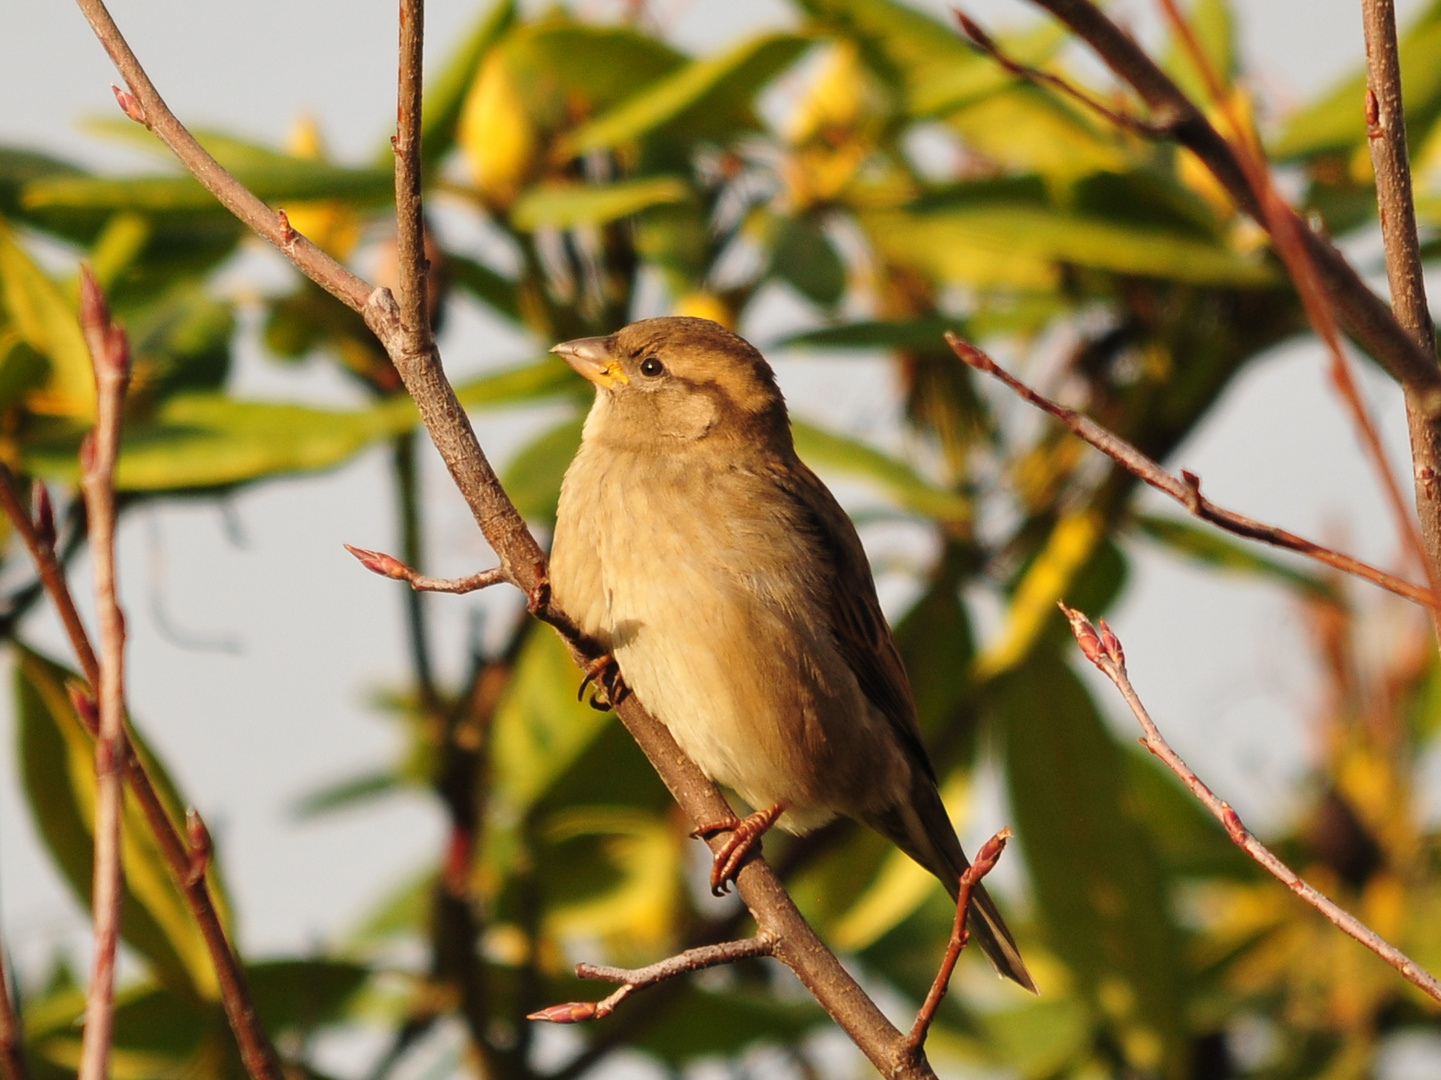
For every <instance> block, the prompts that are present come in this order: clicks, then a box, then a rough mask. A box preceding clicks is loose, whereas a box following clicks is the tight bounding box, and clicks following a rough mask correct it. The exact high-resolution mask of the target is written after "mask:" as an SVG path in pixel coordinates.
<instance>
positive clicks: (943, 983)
mask: <svg viewBox="0 0 1441 1080" xmlns="http://www.w3.org/2000/svg"><path fill="white" fill-rule="evenodd" d="M1010 838H1011V830H1010V829H1002V830H1001V831H1000V832H998V833H996V835H995V836H993V837H991V838H990V839H989V840H987V841H986V842H985V843H984V844H982V845H981V849H980V850H979V851H977V852H976V859H975V862H973V863H971V865H970V866H968V867H966V869H965V871H964V872H963V873H962V874H961V891H960V892H959V893H958V894H957V895H956V919H955V922H954V923H952V924H951V940H950V942H949V943H948V944H947V945H946V954H945V956H944V957H942V959H941V966H940V969H939V970H938V971H937V972H936V977H935V979H934V980H933V981H932V982H931V989H930V991H929V992H928V993H927V994H926V1000H925V1001H924V1002H923V1003H922V1004H921V1008H920V1011H919V1012H917V1013H916V1022H915V1023H914V1024H913V1025H912V1026H911V1032H910V1034H909V1035H907V1036H906V1048H907V1049H908V1050H909V1051H910V1052H911V1053H912V1054H920V1052H921V1050H922V1048H923V1047H924V1046H925V1045H926V1035H927V1033H929V1032H930V1030H931V1024H932V1023H933V1022H934V1021H935V1019H936V1011H937V1010H938V1009H940V1007H941V999H942V998H944V997H945V996H946V991H947V990H948V989H949V988H950V985H951V973H952V972H954V971H955V970H956V964H957V962H959V960H960V959H961V951H962V950H963V949H964V948H965V947H966V943H967V942H968V941H970V939H971V932H970V931H969V930H967V929H966V916H967V915H969V914H970V911H971V893H972V892H973V891H974V890H975V888H976V886H977V885H979V884H980V882H981V879H982V878H983V877H985V876H986V875H987V874H989V873H990V872H991V871H992V870H994V869H995V866H996V863H997V862H998V861H999V860H1000V858H1001V852H1003V851H1005V850H1006V841H1007V840H1009V839H1010Z"/></svg>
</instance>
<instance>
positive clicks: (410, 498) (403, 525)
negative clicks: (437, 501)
mask: <svg viewBox="0 0 1441 1080" xmlns="http://www.w3.org/2000/svg"><path fill="white" fill-rule="evenodd" d="M391 462H392V464H393V465H394V468H395V493H396V501H397V502H398V504H399V507H398V509H399V515H400V550H401V558H403V559H404V560H405V565H406V567H407V568H409V567H413V566H419V565H421V560H422V559H423V557H424V547H425V545H424V543H423V541H422V540H421V531H420V484H419V478H418V476H417V474H416V467H415V435H414V434H413V433H411V432H407V433H406V434H404V435H397V436H396V438H395V441H394V442H393V443H392V444H391ZM408 580H410V581H411V590H410V592H408V593H406V595H405V601H404V603H405V624H406V631H407V639H408V641H409V643H410V663H411V668H412V670H413V671H414V673H415V686H416V690H417V691H418V692H419V697H420V701H421V704H422V706H423V707H424V708H425V710H426V711H427V712H430V711H433V710H435V709H436V708H437V706H438V703H439V700H440V698H439V695H438V694H437V693H436V689H435V670H434V665H432V664H431V661H430V640H429V634H428V632H427V629H428V628H427V625H426V621H425V596H424V590H421V589H418V588H416V587H415V584H414V582H415V580H428V579H425V578H424V577H423V575H420V574H414V575H413V577H412V578H410V579H408Z"/></svg>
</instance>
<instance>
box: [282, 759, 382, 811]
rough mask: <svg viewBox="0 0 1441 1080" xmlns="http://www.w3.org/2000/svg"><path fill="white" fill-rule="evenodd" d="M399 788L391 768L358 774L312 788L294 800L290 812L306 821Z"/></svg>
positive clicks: (371, 800)
mask: <svg viewBox="0 0 1441 1080" xmlns="http://www.w3.org/2000/svg"><path fill="white" fill-rule="evenodd" d="M400 788H401V779H400V777H399V776H398V775H396V773H395V771H394V770H393V769H382V770H379V771H376V772H369V773H362V774H361V775H360V776H352V777H349V778H347V779H345V780H339V781H336V782H335V783H333V784H327V785H326V786H324V787H322V788H320V789H318V790H316V791H312V792H311V793H310V794H309V795H305V796H303V797H302V798H300V799H298V800H296V802H295V805H294V806H293V807H292V808H291V811H290V812H291V813H292V814H293V815H294V816H295V818H296V820H298V821H308V820H310V819H311V818H317V817H322V816H323V815H325V814H333V813H335V811H337V810H348V809H350V808H352V807H354V806H358V805H363V804H365V803H368V802H374V801H375V799H376V797H377V796H380V795H389V794H391V793H393V792H396V791H399V790H400Z"/></svg>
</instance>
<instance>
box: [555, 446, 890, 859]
mask: <svg viewBox="0 0 1441 1080" xmlns="http://www.w3.org/2000/svg"><path fill="white" fill-rule="evenodd" d="M634 477H635V474H634V473H626V472H620V473H616V472H611V473H610V475H608V476H604V477H602V478H601V481H600V482H599V483H598V484H597V483H592V485H591V486H590V487H589V488H588V490H590V491H599V492H603V495H601V496H600V497H599V498H598V499H596V500H594V501H592V502H591V503H590V504H589V505H588V506H587V507H586V514H585V519H584V522H583V524H581V523H578V522H577V523H573V524H576V525H577V526H578V527H577V528H576V529H575V530H574V535H570V536H565V537H562V536H560V535H559V534H558V536H557V548H558V552H557V556H558V557H557V562H556V564H554V565H553V568H552V575H553V577H555V578H556V586H557V599H559V600H560V601H561V602H562V604H565V603H567V601H568V597H567V595H566V592H567V590H569V592H570V593H571V594H572V596H571V597H570V598H569V599H570V600H571V601H572V602H574V603H576V604H577V605H579V606H581V607H582V608H584V609H585V611H586V612H587V613H588V614H589V615H590V618H591V621H592V622H594V623H598V624H599V625H592V626H587V627H586V629H588V630H591V631H592V632H595V631H600V632H601V636H602V637H603V638H608V639H609V642H610V645H611V648H612V651H613V652H614V654H615V657H616V661H617V663H618V664H619V666H620V670H621V673H622V675H623V676H624V678H625V681H626V684H627V686H629V687H630V689H631V690H632V691H633V692H634V693H635V694H636V696H637V697H638V698H639V699H640V701H641V702H642V703H643V704H644V705H645V706H646V708H647V709H649V710H650V711H651V713H652V714H653V715H654V716H655V717H656V718H657V719H658V720H660V721H661V722H662V723H664V724H665V725H666V727H667V728H669V729H670V731H671V734H672V735H673V736H674V737H675V740H676V742H677V743H678V744H679V745H680V747H681V749H682V750H683V751H685V753H686V755H687V756H688V757H690V758H691V759H692V760H693V761H694V762H695V763H696V764H697V765H699V766H700V768H701V769H702V770H703V771H704V772H705V773H706V774H707V775H708V776H710V777H711V778H712V779H714V780H716V781H717V782H719V783H721V784H723V785H725V786H727V787H729V788H731V789H732V790H734V791H735V792H736V793H737V794H739V795H740V796H741V798H743V799H745V801H746V802H747V803H749V804H750V805H751V806H752V807H755V808H763V807H768V806H772V805H774V804H775V803H778V802H784V803H785V804H786V805H787V807H788V810H787V813H786V815H785V816H784V817H783V818H782V819H781V821H780V824H781V826H782V827H784V828H788V829H790V830H792V831H798V832H804V831H807V830H809V829H811V828H814V827H816V826H817V825H820V824H822V823H824V822H825V821H827V820H829V819H830V818H831V817H833V816H834V815H835V814H836V813H837V812H844V813H850V814H855V813H857V811H859V810H861V809H863V808H864V806H865V805H867V804H870V803H873V802H884V801H888V800H887V799H886V797H885V792H887V791H891V792H893V791H895V790H896V786H895V785H897V784H903V783H904V779H905V776H906V774H907V773H908V769H909V766H908V765H907V763H906V762H905V761H904V760H903V759H902V757H901V755H900V753H899V751H898V750H897V749H896V747H895V746H894V740H893V739H892V738H891V737H890V736H889V733H888V731H887V726H886V721H885V720H884V719H883V718H882V717H880V716H878V715H877V713H876V711H875V710H874V709H873V708H872V707H871V705H870V703H869V702H868V701H867V700H866V699H865V697H864V695H863V694H862V693H861V691H860V688H859V684H858V683H857V681H856V679H855V677H854V675H853V674H852V673H851V671H850V668H849V667H848V665H847V664H846V663H845V661H844V660H843V658H842V657H841V656H840V655H839V653H838V651H837V650H836V648H835V647H834V645H833V643H832V640H831V637H830V629H829V626H828V624H827V620H826V618H825V615H824V607H823V604H822V602H821V601H820V600H819V599H816V598H815V597H816V596H817V595H818V590H817V588H816V587H815V584H814V583H813V584H812V587H810V588H809V589H804V588H800V587H799V582H800V581H801V579H803V578H804V575H805V574H806V573H807V572H808V569H809V570H810V571H813V570H814V566H813V565H811V566H809V567H808V566H806V565H803V566H801V567H799V568H797V567H795V566H794V565H793V564H791V563H788V561H787V557H786V555H784V554H782V553H785V552H790V553H791V558H792V559H793V558H796V557H800V558H804V556H805V552H804V550H803V549H799V548H797V544H796V540H795V536H796V532H795V523H794V522H793V521H788V520H785V519H784V517H783V516H780V515H777V516H774V517H773V516H771V515H767V514H764V513H756V512H754V511H753V510H751V509H749V508H750V507H753V506H755V505H756V504H757V500H756V499H754V498H747V497H745V495H746V493H745V492H744V491H741V492H736V491H734V490H730V489H728V488H727V487H726V486H725V485H726V482H727V481H732V482H735V481H734V478H730V477H721V478H719V480H718V482H717V483H715V484H712V485H710V486H709V487H708V488H707V487H702V490H707V491H708V492H709V495H708V497H709V498H711V499H712V500H713V504H712V506H711V507H708V508H707V510H708V512H707V513H706V515H705V519H706V520H707V521H711V520H719V521H723V522H724V525H723V527H722V528H721V529H720V530H719V531H717V530H712V529H709V528H707V527H705V526H703V525H701V524H700V522H699V515H695V514H686V513H679V514H678V513H676V512H674V508H675V507H677V506H683V505H684V500H682V499H679V498H677V497H676V496H675V495H674V494H673V493H667V491H666V484H667V481H670V480H672V479H673V478H672V477H667V476H659V477H657V476H654V475H652V476H651V477H650V479H649V482H647V483H639V482H637V481H636V480H635V478H634ZM675 479H677V480H678V481H679V482H685V478H684V477H678V478H675ZM695 489H696V485H695V484H694V483H688V484H686V487H685V490H687V491H693V490H695ZM727 505H729V506H730V508H731V509H730V512H728V513H723V514H720V515H717V514H716V513H715V512H714V511H715V510H717V509H720V508H723V507H725V506H727ZM640 521H643V522H653V523H655V524H654V526H653V527H651V528H648V529H644V530H642V529H640V528H638V527H637V526H636V524H635V523H636V522H640ZM562 541H564V543H562ZM592 579H594V580H592ZM582 580H586V581H591V582H592V584H591V589H592V593H593V595H589V596H587V595H586V594H585V590H584V589H583V588H571V586H572V585H573V584H578V583H579V582H581V581H582ZM821 584H822V585H824V584H827V583H821ZM807 597H811V599H809V600H808V599H807ZM567 610H569V608H568V609H567ZM583 625H584V623H583Z"/></svg>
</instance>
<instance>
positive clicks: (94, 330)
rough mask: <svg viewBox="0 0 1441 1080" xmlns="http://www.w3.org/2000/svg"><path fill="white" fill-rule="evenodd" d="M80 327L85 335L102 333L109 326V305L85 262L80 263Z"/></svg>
mask: <svg viewBox="0 0 1441 1080" xmlns="http://www.w3.org/2000/svg"><path fill="white" fill-rule="evenodd" d="M80 328H81V329H82V330H84V331H85V335H86V337H89V336H90V335H91V334H95V335H103V334H104V333H105V332H106V331H107V330H108V329H109V328H110V305H109V304H108V303H106V300H105V292H104V290H102V289H101V288H100V282H98V281H96V280H95V274H94V272H93V271H92V270H91V269H90V266H89V265H88V264H87V263H81V264H80Z"/></svg>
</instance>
